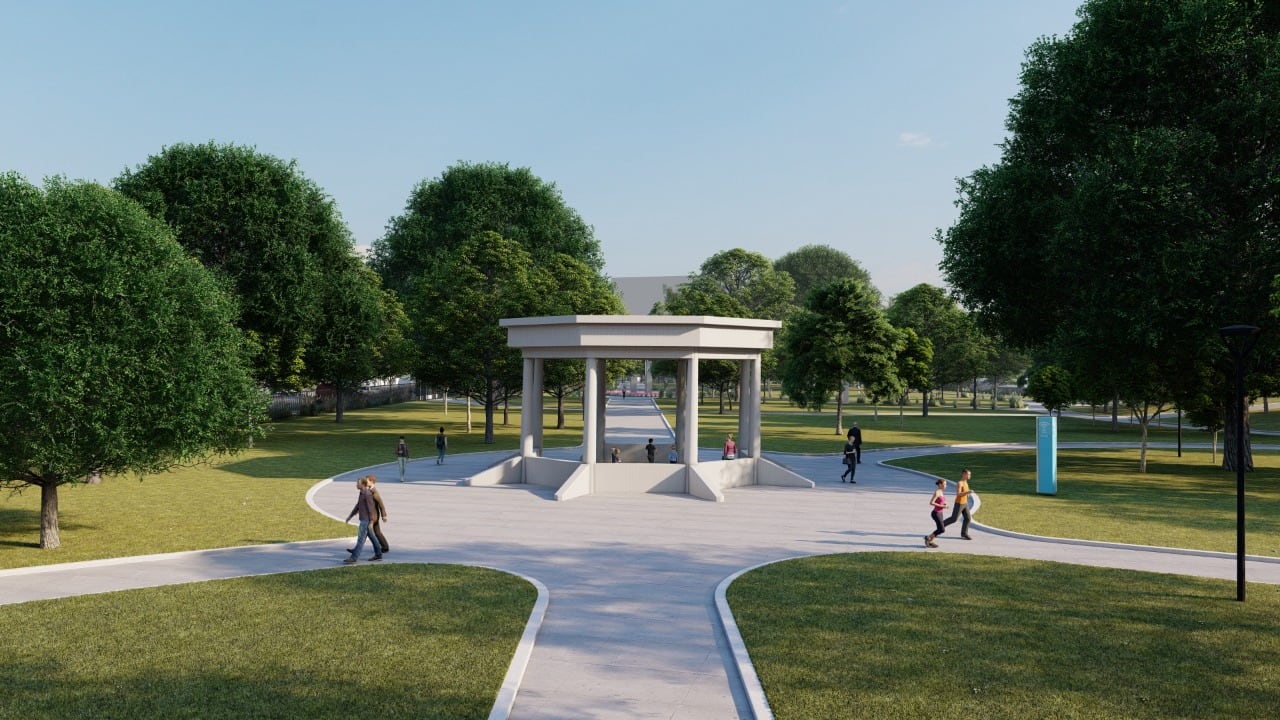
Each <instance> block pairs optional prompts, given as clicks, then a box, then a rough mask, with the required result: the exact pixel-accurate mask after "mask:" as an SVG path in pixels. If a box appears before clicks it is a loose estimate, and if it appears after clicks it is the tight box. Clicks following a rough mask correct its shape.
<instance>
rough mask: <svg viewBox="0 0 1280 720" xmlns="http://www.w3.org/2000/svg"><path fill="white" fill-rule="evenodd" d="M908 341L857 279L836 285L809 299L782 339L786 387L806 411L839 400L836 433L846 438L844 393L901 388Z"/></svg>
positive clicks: (889, 390)
mask: <svg viewBox="0 0 1280 720" xmlns="http://www.w3.org/2000/svg"><path fill="white" fill-rule="evenodd" d="M903 345H904V337H903V336H902V334H901V333H898V332H897V331H895V330H894V328H893V326H891V325H890V324H889V321H888V319H886V318H885V316H884V313H883V312H881V311H880V308H879V307H877V306H876V300H875V296H874V295H873V294H872V293H871V291H870V290H869V289H868V288H867V286H866V285H865V284H863V283H862V282H861V281H858V280H850V279H844V280H836V281H834V282H832V283H830V284H828V285H824V286H822V287H820V288H818V289H816V290H814V291H813V292H811V293H810V294H809V298H808V303H807V306H806V307H805V309H804V310H801V311H800V312H799V313H797V314H796V315H793V316H792V319H791V320H790V321H789V322H788V323H787V330H786V332H785V333H784V335H783V346H782V347H783V355H784V360H783V362H782V366H783V373H782V377H783V388H784V390H786V392H787V393H788V394H789V395H790V396H791V397H792V398H793V399H795V400H796V402H797V403H798V404H800V406H801V407H806V406H809V405H814V406H816V407H817V408H818V409H821V404H822V403H823V402H824V401H825V399H826V397H827V396H829V395H830V393H832V392H834V393H836V396H837V404H836V427H835V431H836V433H837V434H843V432H844V428H843V426H842V423H843V419H844V418H843V415H844V413H843V407H842V395H841V390H842V389H843V386H844V384H845V383H847V382H861V383H862V384H864V385H866V386H868V387H869V388H874V389H875V390H877V391H879V392H884V393H889V392H893V390H894V389H895V388H897V387H900V385H901V380H900V379H899V378H898V375H897V371H896V365H897V359H898V355H899V353H900V352H901V351H902V350H903Z"/></svg>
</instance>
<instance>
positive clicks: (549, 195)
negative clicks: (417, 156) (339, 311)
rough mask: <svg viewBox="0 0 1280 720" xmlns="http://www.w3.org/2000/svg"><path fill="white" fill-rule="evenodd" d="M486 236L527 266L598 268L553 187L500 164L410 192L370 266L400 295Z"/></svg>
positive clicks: (595, 246)
mask: <svg viewBox="0 0 1280 720" xmlns="http://www.w3.org/2000/svg"><path fill="white" fill-rule="evenodd" d="M485 232H493V233H497V234H498V235H500V236H502V237H504V238H506V239H507V240H510V241H512V242H514V243H516V244H517V245H519V246H521V247H522V248H524V250H525V252H526V253H528V254H529V256H530V257H531V258H532V260H533V262H535V263H536V264H538V265H543V266H546V265H550V264H551V263H552V262H553V261H554V258H555V257H556V256H557V255H565V256H568V257H570V258H573V259H575V260H577V261H578V262H581V263H583V264H584V265H586V266H587V267H588V268H590V269H591V270H592V271H593V272H594V273H597V274H598V273H599V272H600V270H601V269H602V268H603V267H604V258H603V256H602V255H601V252H600V243H599V241H597V240H596V238H595V234H594V233H593V231H592V229H591V226H590V225H587V224H586V223H585V222H583V220H582V218H581V217H579V216H578V213H577V212H576V211H574V210H573V209H572V208H570V207H569V206H568V205H567V204H565V201H564V198H563V197H562V196H561V195H560V191H559V190H558V189H556V186H555V184H554V183H548V182H545V181H543V180H541V179H539V178H538V177H537V176H536V175H534V174H533V172H532V171H531V170H530V169H529V168H515V169H513V168H511V167H509V166H507V165H506V164H500V163H465V162H463V163H458V164H457V165H454V166H452V167H449V168H448V169H446V170H445V171H444V172H443V173H441V175H440V177H438V178H435V179H433V180H430V181H426V180H424V181H423V182H421V183H419V184H418V185H417V186H416V187H414V189H413V192H412V193H410V195H409V200H408V202H407V203H406V205H405V211H404V214H403V215H400V216H398V217H395V218H392V219H391V221H390V222H389V223H388V226H387V234H386V235H385V236H384V237H382V238H380V239H379V240H377V241H375V242H374V244H373V257H372V260H371V262H372V266H373V268H374V270H376V271H377V272H378V274H379V275H381V276H382V279H383V282H384V283H385V284H386V286H387V287H388V288H391V289H392V290H395V291H396V292H398V293H400V294H401V295H402V296H403V295H405V294H406V293H407V292H408V291H409V290H410V289H411V288H412V287H413V284H414V282H415V279H416V278H419V277H422V276H425V275H429V274H431V273H432V272H433V266H435V265H436V264H437V263H439V262H442V261H444V260H445V259H446V258H447V257H448V256H449V255H450V254H451V253H453V252H455V251H456V250H457V249H458V248H459V247H461V246H462V245H463V244H464V243H466V242H468V241H470V240H471V239H472V238H475V237H478V236H480V235H481V234H482V233H485Z"/></svg>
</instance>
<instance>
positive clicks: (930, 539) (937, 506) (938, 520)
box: [924, 478, 947, 548]
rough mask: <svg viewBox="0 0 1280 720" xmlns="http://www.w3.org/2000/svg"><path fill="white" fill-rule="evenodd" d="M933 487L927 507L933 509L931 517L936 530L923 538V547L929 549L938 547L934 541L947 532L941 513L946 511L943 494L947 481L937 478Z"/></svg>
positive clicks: (945, 501)
mask: <svg viewBox="0 0 1280 720" xmlns="http://www.w3.org/2000/svg"><path fill="white" fill-rule="evenodd" d="M934 485H935V486H937V487H936V489H935V490H934V491H933V497H932V498H930V499H929V506H930V507H932V508H933V512H932V514H931V517H932V518H933V524H934V525H935V526H936V527H937V529H936V530H934V531H933V532H931V533H929V534H928V535H925V536H924V546H925V547H931V548H936V547H938V544H937V543H935V542H934V539H936V538H937V537H938V536H939V535H941V534H943V533H945V532H946V531H947V526H946V525H944V524H943V522H942V513H943V512H944V511H946V509H947V497H946V492H945V491H946V489H947V481H946V480H943V479H942V478H938V482H936V483H934Z"/></svg>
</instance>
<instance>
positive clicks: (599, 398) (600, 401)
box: [588, 358, 609, 462]
mask: <svg viewBox="0 0 1280 720" xmlns="http://www.w3.org/2000/svg"><path fill="white" fill-rule="evenodd" d="M588 362H590V360H588ZM595 363H596V462H605V460H606V459H607V456H608V455H609V449H608V448H607V447H605V430H606V429H607V427H606V425H605V408H606V406H607V405H608V403H609V397H608V395H606V394H605V393H606V391H607V390H608V389H609V388H608V387H607V382H608V375H606V374H605V361H604V359H603V358H596V359H595Z"/></svg>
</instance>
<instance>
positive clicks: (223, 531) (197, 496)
mask: <svg viewBox="0 0 1280 720" xmlns="http://www.w3.org/2000/svg"><path fill="white" fill-rule="evenodd" d="M550 410H551V412H552V413H554V406H553V407H552V408H550ZM501 420H502V418H501V415H500V414H499V415H498V416H497V418H496V421H497V423H499V424H496V425H495V428H494V434H495V443H494V444H492V445H485V444H484V424H483V416H482V413H480V412H478V411H475V410H474V409H473V432H472V433H471V434H467V433H466V413H465V408H464V407H462V406H460V405H457V404H451V405H450V408H449V412H448V415H447V416H446V415H445V414H444V408H443V405H442V404H441V403H439V402H410V403H403V404H399V405H390V406H385V407H379V408H373V409H369V410H357V411H350V412H347V413H346V417H345V421H344V422H343V423H341V424H338V423H335V422H334V420H333V416H332V415H321V416H319V417H299V418H292V419H290V420H288V421H285V422H280V423H276V424H275V425H274V426H273V428H272V430H271V432H270V433H268V435H267V436H266V437H265V438H263V439H261V440H259V441H258V442H257V443H256V446H255V447H254V448H252V449H250V450H246V451H245V452H243V453H241V454H240V455H237V456H235V457H232V458H229V459H224V460H221V461H215V462H214V463H212V464H201V465H196V466H193V467H186V468H180V469H177V470H173V471H171V472H168V473H164V474H161V475H154V476H149V477H147V478H145V479H143V480H141V481H139V480H138V478H136V477H107V478H105V479H104V480H103V482H102V484H100V485H83V484H73V485H64V486H62V487H61V488H59V490H58V502H59V510H60V512H59V515H60V523H59V526H60V529H61V535H62V547H60V548H57V549H54V550H41V549H40V548H39V539H40V490H39V488H27V489H25V490H24V491H23V492H21V493H19V494H9V493H4V494H0V568H11V567H25V566H28V565H45V564H50V563H58V562H71V561H77V560H94V559H99V558H107V557H122V556H128V555H143V554H150V553H162V552H176V551H181V550H197V549H204V548H211V547H228V546H233V545H255V544H260V543H275V542H288V541H295V540H318V539H324V538H332V537H338V536H341V535H346V534H348V533H349V532H350V528H349V527H348V526H345V525H343V524H342V523H339V522H336V521H334V520H330V519H328V518H325V517H323V516H321V515H319V514H317V513H316V512H314V511H313V510H311V508H310V507H308V506H307V504H306V502H305V497H306V493H307V490H308V489H310V488H311V486H312V485H314V484H315V483H317V482H319V481H321V480H323V479H325V478H327V477H330V476H333V475H336V474H339V473H343V472H347V471H350V470H354V469H356V468H361V467H366V466H369V465H374V464H378V463H388V462H392V461H393V460H394V448H395V443H396V438H397V436H399V435H400V434H402V433H403V434H404V435H405V436H406V440H407V441H408V442H409V447H410V449H411V452H412V453H413V455H414V457H430V456H433V455H434V454H435V442H434V436H435V433H436V431H437V430H438V429H439V427H440V426H441V425H444V426H445V430H446V433H447V434H448V436H449V452H451V453H456V452H474V451H477V450H497V449H505V450H514V449H515V448H517V447H518V446H519V438H520V429H519V420H520V415H519V412H518V411H516V412H513V413H512V417H511V422H512V424H511V425H507V426H503V425H501V424H500V423H501ZM574 421H575V418H574V417H573V416H572V415H569V417H568V423H569V426H570V427H569V429H566V430H555V429H554V427H555V417H554V415H553V414H548V415H547V417H546V420H545V427H546V428H548V429H547V430H546V431H545V442H546V445H547V446H549V447H550V446H556V445H574V444H577V443H580V442H582V423H581V412H579V413H578V416H577V418H576V424H575V422H574ZM384 479H385V478H384Z"/></svg>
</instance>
